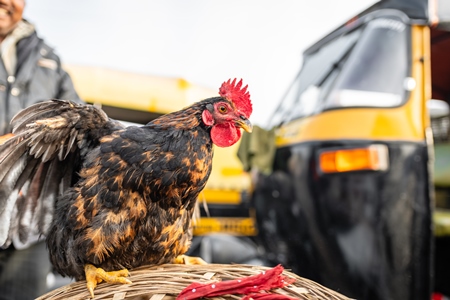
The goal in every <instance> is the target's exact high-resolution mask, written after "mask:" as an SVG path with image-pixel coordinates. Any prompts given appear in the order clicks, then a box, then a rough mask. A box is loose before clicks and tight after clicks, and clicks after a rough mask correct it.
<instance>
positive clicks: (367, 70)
mask: <svg viewBox="0 0 450 300" xmlns="http://www.w3.org/2000/svg"><path fill="white" fill-rule="evenodd" d="M408 33H409V27H408V26H406V25H405V24H404V23H403V22H401V21H399V20H397V19H395V18H378V19H374V20H371V21H370V22H368V23H366V24H364V25H362V26H361V27H359V28H357V29H356V30H353V31H351V32H348V33H346V34H344V35H341V36H339V37H337V38H335V39H333V40H332V41H330V42H328V43H327V44H325V45H323V46H321V47H320V48H319V49H318V50H316V51H315V52H313V53H309V54H307V55H305V56H304V62H303V67H302V69H301V71H300V73H299V75H298V76H297V78H296V79H295V80H294V82H293V84H292V85H291V87H290V89H289V91H288V92H287V93H286V95H285V97H284V99H283V101H282V103H281V105H280V107H279V108H278V110H277V112H275V114H274V116H273V119H272V120H271V124H272V125H280V124H281V123H282V122H283V121H284V122H285V121H290V120H293V119H298V118H301V117H305V116H310V115H313V114H317V113H320V112H322V111H324V110H327V109H335V108H343V107H394V106H398V105H400V104H402V102H403V101H405V98H406V92H407V90H408V88H409V87H410V84H411V82H408V78H409V77H408V76H409V72H410V70H409V65H408V55H409V51H408V47H407V44H408V39H409V35H408ZM409 79H410V78H409ZM407 83H409V85H408V87H405V85H406V84H407Z"/></svg>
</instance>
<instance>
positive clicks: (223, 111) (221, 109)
mask: <svg viewBox="0 0 450 300" xmlns="http://www.w3.org/2000/svg"><path fill="white" fill-rule="evenodd" d="M219 112H221V113H222V114H224V113H226V112H227V108H226V107H225V106H223V105H221V106H219Z"/></svg>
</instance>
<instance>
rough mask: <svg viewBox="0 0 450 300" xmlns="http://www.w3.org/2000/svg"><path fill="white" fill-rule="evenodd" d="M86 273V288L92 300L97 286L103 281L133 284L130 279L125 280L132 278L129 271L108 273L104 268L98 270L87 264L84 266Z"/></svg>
mask: <svg viewBox="0 0 450 300" xmlns="http://www.w3.org/2000/svg"><path fill="white" fill-rule="evenodd" d="M84 273H85V275H86V287H87V289H88V291H89V294H90V295H91V298H94V289H95V288H96V287H97V284H99V283H100V282H102V281H105V282H108V283H120V284H130V283H131V281H130V280H129V279H127V278H125V277H127V276H130V273H129V272H128V270H127V269H123V270H119V271H111V272H106V271H105V270H103V269H102V268H97V267H95V266H93V265H90V264H87V265H85V266H84Z"/></svg>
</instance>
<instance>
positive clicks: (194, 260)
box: [172, 255, 208, 265]
mask: <svg viewBox="0 0 450 300" xmlns="http://www.w3.org/2000/svg"><path fill="white" fill-rule="evenodd" d="M172 262H173V263H174V264H179V265H207V264H208V263H207V262H206V261H204V260H203V259H201V258H200V257H196V256H187V255H178V256H177V257H175V258H174V259H173V261H172Z"/></svg>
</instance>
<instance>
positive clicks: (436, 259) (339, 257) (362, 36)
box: [253, 0, 450, 300]
mask: <svg viewBox="0 0 450 300" xmlns="http://www.w3.org/2000/svg"><path fill="white" fill-rule="evenodd" d="M449 31H450V5H449V2H448V1H426V0H392V1H380V2H378V3H376V4H375V5H373V6H371V7H370V8H368V9H366V10H365V11H363V12H362V13H360V14H358V15H356V16H354V18H352V19H350V20H349V21H348V22H346V23H345V24H343V25H342V26H340V27H338V28H336V29H335V30H333V31H332V32H331V33H329V34H327V35H326V36H324V37H323V38H322V39H320V40H319V41H318V42H317V43H315V44H313V45H311V47H309V48H308V49H307V50H306V51H305V52H304V53H303V64H302V67H301V70H300V72H299V73H298V76H297V77H296V78H295V79H294V81H293V82H292V84H291V86H290V88H289V90H288V91H287V92H286V94H285V97H284V98H283V100H282V101H281V103H280V105H279V107H278V108H277V110H276V112H275V113H274V114H273V117H272V119H271V124H270V126H269V127H274V128H276V153H275V157H274V163H273V169H272V171H271V173H270V174H269V175H259V176H258V180H257V181H256V183H255V185H256V187H255V191H254V193H253V201H254V203H255V208H256V209H255V211H256V219H257V227H258V229H259V232H260V235H259V238H260V239H261V240H262V244H263V245H264V248H265V249H266V251H267V252H269V253H272V255H271V256H272V257H275V258H276V259H275V260H274V261H273V262H272V263H273V264H275V263H278V262H282V263H283V264H284V265H285V266H286V267H289V268H292V269H293V270H294V271H295V272H296V273H298V274H299V275H301V276H305V277H307V278H310V279H312V280H315V281H317V282H319V283H321V284H324V285H325V286H328V287H330V288H333V289H335V290H337V291H339V292H341V293H343V294H345V295H347V296H349V297H352V298H357V299H405V300H406V299H430V297H431V293H432V291H435V292H439V293H442V294H446V295H449V294H450V281H449V280H448V278H450V264H449V262H450V256H449V253H450V251H449V250H450V248H449V246H450V243H449V241H450V231H449V229H450V227H449V224H450V211H449V208H450V200H449V199H450V198H449V197H450V194H449V191H450V189H449V187H450V176H448V175H450V173H449V172H450V163H449V160H450V152H449V151H450V148H449V147H450V144H449V109H448V107H449V105H448V103H449V102H450V56H449V55H448V53H450V32H449ZM435 188H436V189H435ZM435 196H436V197H435ZM263 228H264V230H263ZM267 228H269V229H270V230H267ZM273 241H276V242H275V243H274V242H273ZM280 254H282V255H280ZM269 256H270V255H268V256H266V257H269Z"/></svg>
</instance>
